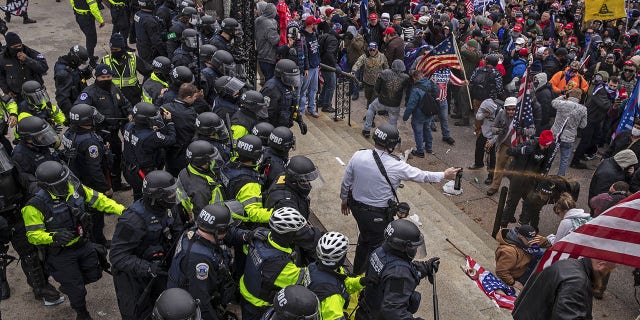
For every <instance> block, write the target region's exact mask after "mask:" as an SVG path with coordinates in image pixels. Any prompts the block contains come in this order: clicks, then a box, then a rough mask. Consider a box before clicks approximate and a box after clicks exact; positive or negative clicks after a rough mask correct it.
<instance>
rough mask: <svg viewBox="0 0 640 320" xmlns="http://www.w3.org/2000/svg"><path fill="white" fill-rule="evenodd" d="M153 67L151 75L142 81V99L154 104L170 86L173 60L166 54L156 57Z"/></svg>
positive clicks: (152, 63)
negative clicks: (165, 55)
mask: <svg viewBox="0 0 640 320" xmlns="http://www.w3.org/2000/svg"><path fill="white" fill-rule="evenodd" d="M151 67H152V68H153V71H152V72H151V75H150V76H149V78H148V79H147V80H145V81H144V82H143V83H142V101H144V102H148V103H151V104H153V103H154V102H155V101H156V100H157V99H158V97H159V96H160V95H161V94H162V93H163V91H166V89H167V88H169V83H168V81H169V73H170V72H171V68H172V66H171V60H169V58H167V57H164V56H158V57H155V58H154V59H153V61H152V62H151Z"/></svg>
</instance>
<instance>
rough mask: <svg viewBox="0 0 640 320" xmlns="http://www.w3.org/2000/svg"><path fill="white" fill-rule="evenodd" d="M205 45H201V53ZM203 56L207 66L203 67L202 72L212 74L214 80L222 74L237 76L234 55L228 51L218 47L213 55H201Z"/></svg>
mask: <svg viewBox="0 0 640 320" xmlns="http://www.w3.org/2000/svg"><path fill="white" fill-rule="evenodd" d="M203 47H205V46H202V47H200V52H201V53H202V48H203ZM214 48H215V47H214ZM201 58H203V59H202V63H204V65H205V68H204V69H202V73H204V74H209V75H211V76H212V77H213V79H214V80H215V79H217V78H218V77H221V76H230V77H233V76H235V73H236V63H235V62H234V61H233V56H232V55H231V53H229V52H228V51H226V50H223V49H217V50H216V51H215V52H214V53H213V55H211V56H205V57H202V56H201Z"/></svg>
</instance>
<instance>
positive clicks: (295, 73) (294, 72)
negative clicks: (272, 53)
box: [275, 59, 300, 87]
mask: <svg viewBox="0 0 640 320" xmlns="http://www.w3.org/2000/svg"><path fill="white" fill-rule="evenodd" d="M275 76H276V78H278V79H280V81H282V83H284V84H285V85H287V86H293V87H300V68H299V67H298V65H297V64H296V63H295V62H293V61H291V60H289V59H280V61H278V63H276V69H275Z"/></svg>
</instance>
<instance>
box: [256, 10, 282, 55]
mask: <svg viewBox="0 0 640 320" xmlns="http://www.w3.org/2000/svg"><path fill="white" fill-rule="evenodd" d="M258 12H259V13H260V16H259V17H257V18H256V20H255V30H256V31H255V39H256V49H257V56H258V61H261V62H267V63H272V64H275V63H276V49H277V46H278V42H279V41H280V33H278V22H276V19H275V17H276V6H275V5H273V3H267V4H266V5H263V4H262V2H260V3H258Z"/></svg>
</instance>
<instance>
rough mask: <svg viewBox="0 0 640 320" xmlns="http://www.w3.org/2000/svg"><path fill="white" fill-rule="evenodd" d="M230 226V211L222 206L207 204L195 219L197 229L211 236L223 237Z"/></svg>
mask: <svg viewBox="0 0 640 320" xmlns="http://www.w3.org/2000/svg"><path fill="white" fill-rule="evenodd" d="M230 224H231V211H229V208H228V207H227V206H225V205H223V204H209V205H207V206H205V207H204V208H202V210H201V211H200V213H198V216H197V217H196V226H197V227H198V229H200V230H202V231H204V232H206V233H210V234H212V235H215V236H216V237H217V236H224V235H225V234H226V233H227V231H229V226H230Z"/></svg>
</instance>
